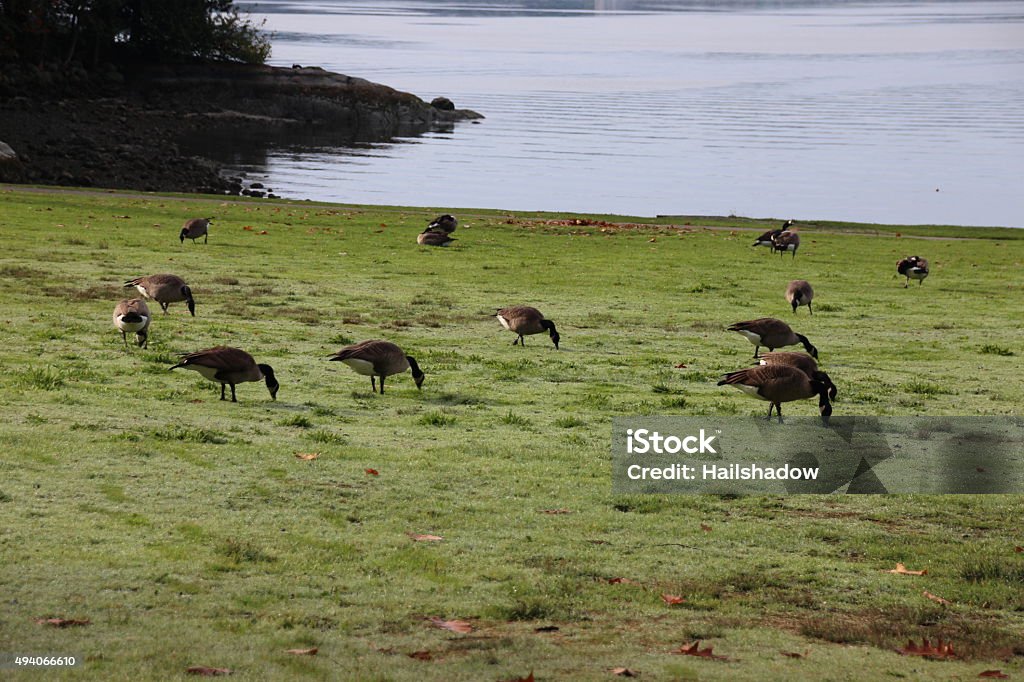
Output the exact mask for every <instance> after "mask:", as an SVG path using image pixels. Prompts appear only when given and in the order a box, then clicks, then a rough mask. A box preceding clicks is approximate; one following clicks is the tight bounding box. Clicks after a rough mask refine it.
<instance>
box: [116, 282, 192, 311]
mask: <svg viewBox="0 0 1024 682" xmlns="http://www.w3.org/2000/svg"><path fill="white" fill-rule="evenodd" d="M132 287H135V288H136V289H138V290H139V293H140V294H142V297H143V298H145V299H149V300H153V301H156V302H157V303H159V304H160V307H161V308H163V309H164V312H165V313H166V312H167V306H168V305H170V304H171V303H177V302H178V301H185V304H186V305H187V306H188V311H189V312H190V313H192V317H195V316H196V302H195V301H194V300H193V299H192V289H190V288H189V286H188V285H187V284H185V280H183V279H182V278H181V277H178V276H177V275H149V276H148V277H136V278H135V279H130V280H128V281H127V282H125V283H124V288H125V289H131V288H132Z"/></svg>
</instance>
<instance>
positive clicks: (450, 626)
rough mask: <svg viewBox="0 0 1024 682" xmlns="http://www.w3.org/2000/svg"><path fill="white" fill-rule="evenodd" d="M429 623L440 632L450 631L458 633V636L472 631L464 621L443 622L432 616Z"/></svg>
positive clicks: (471, 627) (443, 620) (470, 626)
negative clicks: (440, 630) (439, 629)
mask: <svg viewBox="0 0 1024 682" xmlns="http://www.w3.org/2000/svg"><path fill="white" fill-rule="evenodd" d="M430 622H431V623H433V624H434V625H435V626H437V627H439V628H441V629H442V630H451V631H452V632H458V633H460V634H466V633H467V632H472V631H473V626H472V625H470V624H469V623H467V622H466V621H464V620H445V619H444V618H438V617H437V616H433V617H431V619H430Z"/></svg>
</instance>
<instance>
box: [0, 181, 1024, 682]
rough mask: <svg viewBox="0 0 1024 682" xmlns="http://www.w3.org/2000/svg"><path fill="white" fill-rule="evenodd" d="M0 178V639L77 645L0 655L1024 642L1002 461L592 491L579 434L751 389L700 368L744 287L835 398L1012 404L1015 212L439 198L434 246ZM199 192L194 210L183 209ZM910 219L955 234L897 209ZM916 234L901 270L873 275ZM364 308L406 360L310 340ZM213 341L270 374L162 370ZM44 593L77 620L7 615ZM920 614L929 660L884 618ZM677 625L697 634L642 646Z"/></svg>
mask: <svg viewBox="0 0 1024 682" xmlns="http://www.w3.org/2000/svg"><path fill="white" fill-rule="evenodd" d="M0 201H2V204H0V206H2V207H0V240H2V241H0V243H2V252H0V294H2V296H0V343H2V344H3V348H4V351H3V353H2V354H0V406H2V414H3V424H2V425H0V446H2V447H0V558H2V561H0V597H2V599H3V602H2V604H3V608H2V609H0V651H7V652H12V653H38V654H52V655H60V654H75V655H79V656H82V657H84V658H85V661H86V662H85V664H84V667H83V668H78V669H76V670H71V671H64V672H56V671H49V672H46V673H40V672H39V671H24V672H13V673H12V672H11V671H4V672H3V673H2V674H3V675H5V676H7V677H9V678H10V679H17V680H30V679H31V680H36V679H42V677H41V676H42V675H45V676H46V679H84V678H86V677H88V678H89V679H103V680H140V679H142V680H148V679H153V680H164V679H176V678H180V679H185V678H186V674H185V670H186V669H187V668H188V667H190V666H212V667H218V668H228V669H231V670H233V671H234V675H233V677H232V679H252V680H263V679H280V680H285V679H295V678H303V679H324V680H336V679H346V680H348V679H352V680H399V681H404V680H424V679H435V680H474V681H476V680H507V679H518V678H520V677H525V676H527V675H528V674H529V673H530V671H533V672H534V675H535V676H536V679H537V680H555V679H579V680H609V679H618V678H616V677H615V676H614V675H613V674H612V673H611V672H610V669H612V668H616V667H620V666H621V667H627V668H629V669H630V670H633V671H638V672H639V673H640V675H641V679H659V680H677V679H678V680H690V679H693V680H697V679H700V680H765V679H777V680H791V679H812V680H825V679H829V680H838V679H857V680H874V679H908V680H926V679H964V680H966V679H974V678H976V677H977V675H978V673H980V672H981V671H983V670H990V669H1001V670H1003V671H1004V672H1005V673H1007V674H1009V675H1011V679H1016V678H1018V677H1021V676H1022V675H1024V553H1019V552H1015V547H1017V546H1019V545H1024V531H1022V525H1024V524H1022V520H1024V504H1022V501H1021V498H1020V497H1019V496H986V497H983V496H973V497H972V496H945V497H938V496H885V497H879V496H843V495H833V496H790V497H776V496H772V497H765V496H752V497H743V498H732V499H725V498H721V497H715V496H686V495H674V496H653V495H651V496H628V497H627V496H616V495H613V494H612V493H611V479H610V454H609V453H610V450H609V447H610V433H611V420H612V418H613V417H616V416H624V415H651V414H683V415H724V414H735V415H753V414H758V415H760V414H763V413H764V412H765V405H764V404H763V403H761V402H758V401H754V400H751V399H750V398H749V397H747V396H744V395H742V394H741V393H740V392H739V391H736V390H734V389H732V388H730V387H719V386H716V385H715V382H716V380H717V378H718V376H719V375H720V374H721V373H722V372H725V371H729V370H734V369H739V368H742V367H745V366H747V365H748V364H749V363H750V361H751V360H750V356H751V355H752V350H753V348H752V346H751V345H750V344H749V343H748V342H747V341H746V340H745V339H743V338H742V337H740V336H739V335H737V334H733V333H730V332H727V331H725V327H726V326H728V324H730V323H732V322H736V321H739V320H746V319H751V318H755V317H763V316H774V317H779V318H782V319H785V320H787V321H790V322H791V324H792V325H793V326H794V328H795V329H796V330H797V331H798V332H801V333H803V334H806V335H807V336H808V337H809V338H810V340H811V341H812V342H813V343H814V344H815V345H816V346H817V347H818V349H819V350H820V353H821V357H820V361H821V363H822V366H823V368H824V369H826V370H827V371H828V372H829V373H830V375H831V376H832V378H833V380H834V381H835V382H836V384H837V385H838V387H839V391H840V394H839V400H838V402H837V403H836V405H835V415H836V416H843V415H917V414H922V415H1019V414H1021V413H1022V407H1024V372H1022V371H1021V357H1022V356H1024V338H1022V335H1021V330H1022V328H1024V305H1022V302H1024V297H1022V288H1024V286H1022V285H1024V277H1022V275H1024V272H1022V265H1021V264H1022V261H1024V241H1022V240H1021V238H1024V230H1022V231H1013V230H1002V231H999V230H992V229H986V230H979V231H974V230H972V229H968V228H955V227H941V228H934V229H933V230H932V231H931V232H929V229H926V228H909V229H908V228H885V227H880V226H849V225H846V226H842V225H833V226H828V225H823V224H814V223H810V224H808V223H805V224H802V225H801V227H802V238H803V243H802V245H801V248H800V252H799V254H798V255H797V257H796V258H795V259H792V258H790V257H789V256H788V255H787V256H785V257H779V256H777V255H776V256H773V255H771V254H769V252H768V250H767V249H763V248H758V249H755V248H751V246H750V244H751V242H752V241H753V236H754V235H755V234H756V233H755V232H751V231H749V229H764V228H765V227H766V226H770V225H776V224H778V222H779V221H748V220H744V219H736V220H734V221H730V220H727V219H717V220H715V221H711V220H702V219H698V218H692V219H688V218H672V219H670V220H671V222H673V223H674V224H675V225H677V226H681V225H684V223H689V224H690V226H689V227H688V228H686V229H679V228H677V227H672V226H669V225H667V221H668V220H669V219H666V224H664V225H658V224H649V225H647V226H635V227H630V228H628V229H619V228H613V227H607V226H604V227H603V226H601V225H588V224H580V225H567V224H550V223H549V222H548V221H549V220H552V219H561V220H562V221H565V220H569V219H575V218H583V217H582V216H550V215H543V216H542V215H539V214H538V215H525V214H519V215H514V216H513V215H510V214H506V213H503V212H500V211H474V210H462V211H454V212H455V213H456V214H457V215H458V216H459V218H460V221H461V224H460V227H459V229H458V231H457V232H456V233H455V235H454V236H455V237H457V238H458V241H456V242H455V244H454V245H453V246H452V247H450V248H447V249H439V248H429V247H420V246H417V245H416V243H415V236H416V234H417V233H418V232H419V231H420V230H421V229H422V228H423V227H424V226H425V225H426V223H427V222H428V220H429V219H430V218H433V217H434V216H435V215H436V214H437V213H438V212H439V211H438V210H437V209H401V208H382V207H379V208H378V207H342V206H331V205H321V204H312V203H308V202H294V203H288V202H276V203H275V202H265V201H259V202H257V201H238V200H232V201H223V200H218V199H215V198H210V197H205V198H204V197H195V196H190V197H181V196H178V197H173V196H166V197H164V196H151V197H145V198H141V197H137V196H130V195H122V194H117V193H79V194H54V193H30V192H25V191H3V192H2V193H0ZM446 210H448V209H446ZM209 215H212V216H214V217H215V220H214V222H213V225H212V227H211V230H210V240H209V244H208V245H205V246H204V245H202V244H199V245H193V244H191V243H190V242H186V243H185V244H184V245H181V244H180V243H179V241H178V232H179V230H180V227H181V224H182V222H183V221H184V220H185V219H186V218H189V217H197V216H209ZM628 220H630V221H633V222H645V223H656V222H657V221H652V220H651V219H646V220H642V221H641V220H637V219H628ZM584 222H585V221H584ZM703 225H714V226H715V227H716V229H703V228H702V226H703ZM730 227H735V228H736V229H735V230H732V229H729V228H730ZM833 228H834V229H833ZM869 233H875V234H869ZM897 233H899V235H900V236H898V235H897ZM929 233H931V234H934V235H942V236H952V235H958V236H960V237H971V236H978V237H983V238H982V239H970V238H968V239H920V238H914V237H911V236H909V235H911V234H929ZM910 254H919V255H921V256H924V257H926V258H928V259H929V260H930V261H931V264H932V272H931V276H930V277H929V278H928V279H927V280H926V281H925V283H924V285H923V286H918V285H917V284H912V285H911V287H910V288H909V289H904V288H903V279H902V278H898V277H897V276H896V272H895V265H896V261H897V259H899V258H900V257H903V256H905V255H910ZM160 272H171V273H175V274H179V275H181V276H183V277H184V278H185V279H186V280H187V281H188V282H189V283H190V285H191V287H192V290H193V293H194V295H195V300H196V317H195V318H192V317H189V316H188V313H187V311H186V310H185V307H184V305H183V304H173V305H172V306H171V309H170V314H167V315H164V314H162V313H160V312H159V307H158V306H156V305H153V309H154V311H155V320H154V322H153V324H152V327H151V328H150V343H149V348H148V349H147V350H143V349H139V348H137V347H134V346H132V347H130V348H128V349H127V350H126V349H125V348H124V346H123V345H122V341H121V335H120V333H118V332H117V331H116V330H115V329H114V328H113V326H112V325H111V313H112V311H113V308H114V305H115V304H116V302H117V301H118V300H120V299H121V298H123V297H128V296H130V293H129V292H126V291H124V290H123V289H122V288H121V284H122V282H123V281H124V280H126V279H129V278H132V277H136V276H140V275H146V274H154V273H160ZM791 279H807V280H809V281H811V282H812V284H813V285H814V288H815V292H816V297H815V301H814V309H815V314H814V315H813V317H810V316H808V315H807V311H806V308H801V309H800V311H799V312H798V314H796V315H793V313H792V312H791V311H790V309H789V307H788V305H787V304H786V301H785V300H784V297H783V293H784V290H785V287H786V284H787V283H788V282H789V281H790V280H791ZM520 303H521V304H528V305H534V306H536V307H538V308H540V309H541V310H542V311H543V312H544V313H545V314H546V315H547V316H548V317H549V318H550V319H552V320H554V321H555V322H556V323H557V325H558V329H559V331H560V333H561V336H562V342H561V346H562V348H561V350H558V351H556V350H555V349H554V347H553V346H552V344H551V342H550V341H549V340H548V339H547V337H546V336H533V337H528V338H527V342H526V347H525V348H520V347H513V346H512V345H511V342H512V340H513V338H514V336H513V335H512V334H510V333H508V332H505V331H503V330H502V329H501V328H500V326H499V324H498V323H497V321H496V320H495V319H494V317H493V313H494V310H495V309H496V308H498V307H502V306H506V305H511V304H520ZM369 338H386V339H389V340H391V341H394V342H396V343H398V344H399V345H401V346H402V347H403V348H404V349H405V350H406V351H407V352H408V353H410V354H411V355H414V356H415V357H416V358H417V360H418V361H419V363H420V365H421V366H422V368H423V370H424V371H425V372H426V375H427V376H426V382H425V384H424V386H423V390H422V391H417V390H416V388H415V386H414V385H413V382H412V379H411V377H410V376H409V375H408V374H405V375H404V376H400V377H393V378H391V379H390V380H389V381H388V385H387V386H388V392H387V394H385V395H384V396H380V395H376V394H373V393H371V391H370V385H369V384H370V382H369V380H368V379H367V378H366V377H362V376H359V375H357V374H355V373H354V372H352V371H351V370H349V369H348V368H347V367H345V366H343V365H342V364H341V363H332V362H328V361H327V358H328V356H329V355H330V354H331V353H333V352H335V351H336V350H338V349H339V348H340V347H341V346H343V345H346V344H348V343H352V342H355V341H359V340H363V339H369ZM218 344H226V345H232V346H238V347H241V348H244V349H246V350H248V351H249V352H251V353H252V354H253V355H254V356H255V357H256V360H257V362H265V363H269V364H271V365H272V366H273V367H274V369H275V370H276V373H277V377H278V380H279V381H280V383H281V390H280V393H279V395H278V400H277V402H271V400H270V396H269V395H268V393H267V391H266V389H265V388H264V387H263V385H262V384H252V383H250V384H241V385H239V387H238V396H239V402H238V403H237V404H233V403H231V402H221V401H219V400H218V397H219V387H218V386H217V385H215V384H213V383H210V382H207V381H205V380H203V379H202V378H201V377H199V375H197V374H195V373H191V372H187V371H183V370H176V371H174V372H168V371H167V368H168V367H170V366H171V365H172V364H174V363H175V362H176V359H177V354H178V353H183V352H188V351H194V350H198V349H201V348H206V347H209V346H213V345H218ZM677 365H685V368H678V367H677ZM786 414H787V415H794V416H796V415H814V414H817V404H816V402H815V401H804V402H802V403H790V404H788V405H787V406H786ZM780 428H785V427H784V426H783V427H780ZM296 453H319V456H318V457H317V458H316V459H312V460H301V459H298V458H296ZM367 469H373V470H375V471H376V472H378V473H379V475H373V474H372V473H368V472H367V471H366V470H367ZM552 510H567V511H568V512H569V513H546V512H549V511H552ZM409 533H412V534H432V535H437V536H441V537H443V540H441V541H433V542H429V541H427V542H418V541H415V540H414V539H412V538H411V537H410V536H409V535H407V534H409ZM896 562H903V563H905V564H906V565H907V567H908V568H909V569H912V570H927V571H928V573H927V575H924V576H904V575H894V574H890V573H887V572H886V571H887V570H888V569H891V568H893V567H894V565H895V564H896ZM615 578H626V579H628V581H629V582H620V581H614V580H613V579H615ZM925 591H927V592H928V593H931V594H934V595H938V596H940V597H942V598H944V599H947V600H949V601H950V602H951V604H949V605H943V604H940V603H937V602H935V601H932V600H930V599H928V598H926V597H925V596H924V594H923V593H924V592H925ZM662 594H671V595H679V596H681V597H684V598H685V602H683V603H681V604H677V605H674V606H669V605H667V604H666V603H665V602H664V601H663V600H662V597H661V595H662ZM54 617H60V618H69V619H89V621H90V624H88V625H86V626H80V627H68V628H55V627H49V626H45V625H40V624H37V623H36V620H37V619H42V618H54ZM432 617H437V618H441V619H446V620H463V621H467V622H469V623H470V624H471V626H472V631H471V632H468V633H456V632H450V631H448V630H444V629H441V628H438V627H435V626H434V625H433V624H432V622H431V621H430V620H429V619H430V618H432ZM542 628H544V629H542ZM939 637H942V638H943V639H944V640H950V641H952V643H953V646H954V649H955V651H956V652H957V653H958V655H959V657H958V658H957V659H956V660H942V661H933V660H925V659H922V658H920V657H915V656H901V655H899V654H898V653H896V652H895V649H897V648H898V647H900V646H902V645H904V644H905V643H906V641H907V640H908V639H913V640H916V641H918V642H920V641H921V639H922V638H928V639H930V640H932V641H933V642H934V641H935V640H936V639H938V638H939ZM696 639H700V640H703V642H704V644H703V645H702V646H704V645H707V646H713V647H714V653H715V654H716V655H718V654H721V655H722V656H726V657H727V658H728V660H709V659H703V658H696V657H691V656H682V655H678V654H673V653H672V651H673V650H676V649H678V648H679V647H680V645H682V644H687V643H689V642H692V641H693V640H696ZM310 647H317V648H318V649H319V653H318V655H316V656H296V655H292V654H288V653H285V652H286V650H288V649H302V648H310ZM415 652H429V656H428V655H427V654H420V656H419V658H413V657H411V656H410V655H409V654H413V653H415ZM783 652H789V653H799V654H801V656H802V657H800V658H797V657H791V656H786V655H784V653H783ZM427 658H429V659H430V660H422V659H427ZM83 673H84V674H83Z"/></svg>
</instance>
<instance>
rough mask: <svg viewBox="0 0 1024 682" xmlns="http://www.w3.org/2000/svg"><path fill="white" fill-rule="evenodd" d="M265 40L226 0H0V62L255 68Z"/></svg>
mask: <svg viewBox="0 0 1024 682" xmlns="http://www.w3.org/2000/svg"><path fill="white" fill-rule="evenodd" d="M269 56H270V42H269V40H268V39H267V37H266V36H265V35H264V34H263V33H262V32H261V31H260V29H259V27H258V26H255V25H254V24H253V23H252V22H251V21H249V19H247V18H246V17H243V16H241V15H240V14H239V13H238V10H237V9H236V8H235V7H234V4H233V2H232V0H0V61H6V62H21V63H44V62H54V61H60V62H63V63H70V62H72V61H74V60H78V61H81V62H82V63H83V64H86V65H95V64H98V63H101V62H106V61H125V60H142V61H147V62H187V61H194V60H218V61H238V62H248V63H262V62H264V61H266V59H267V57H269Z"/></svg>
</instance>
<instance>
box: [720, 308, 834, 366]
mask: <svg viewBox="0 0 1024 682" xmlns="http://www.w3.org/2000/svg"><path fill="white" fill-rule="evenodd" d="M729 331H731V332H737V333H739V334H742V335H743V336H745V337H746V339H747V341H750V343H752V344H754V357H755V358H756V357H758V355H757V351H758V350H760V349H761V346H764V347H765V348H767V349H768V350H775V349H776V348H781V347H782V346H792V345H794V344H797V343H800V344H803V347H804V348H805V349H806V350H807V352H808V353H810V354H811V355H813V356H814V357H815V358H817V357H818V349H817V348H815V347H814V346H812V345H811V342H810V341H808V340H807V337H806V336H804V335H803V334H796V333H794V332H793V330H792V329H791V328H790V326H789V325H788V324H786V323H785V322H783V321H782V320H776V319H775V318H774V317H762V318H759V319H756V320H748V321H746V322H737V323H736V324H734V325H730V326H729Z"/></svg>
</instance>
